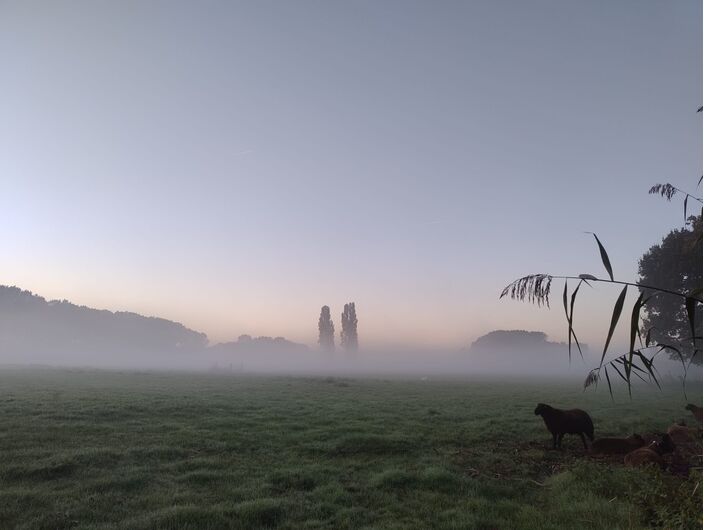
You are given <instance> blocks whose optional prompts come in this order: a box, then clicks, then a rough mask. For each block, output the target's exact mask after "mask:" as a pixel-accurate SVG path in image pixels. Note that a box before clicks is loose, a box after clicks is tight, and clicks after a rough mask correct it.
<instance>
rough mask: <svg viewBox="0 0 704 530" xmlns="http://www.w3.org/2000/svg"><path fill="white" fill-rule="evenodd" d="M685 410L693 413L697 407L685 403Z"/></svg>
mask: <svg viewBox="0 0 704 530" xmlns="http://www.w3.org/2000/svg"><path fill="white" fill-rule="evenodd" d="M685 410H689V411H690V412H694V411H695V410H697V406H696V405H693V404H691V403H687V406H686V407H685Z"/></svg>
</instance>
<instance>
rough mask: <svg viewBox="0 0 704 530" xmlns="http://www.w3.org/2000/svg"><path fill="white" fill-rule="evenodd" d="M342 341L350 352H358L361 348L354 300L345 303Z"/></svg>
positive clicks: (343, 345) (341, 333)
mask: <svg viewBox="0 0 704 530" xmlns="http://www.w3.org/2000/svg"><path fill="white" fill-rule="evenodd" d="M340 343H341V344H342V347H343V348H344V349H345V350H346V351H348V352H356V351H357V349H358V348H359V342H358V340H357V311H356V310H355V307H354V302H350V303H349V304H345V309H344V311H343V312H342V331H341V332H340Z"/></svg>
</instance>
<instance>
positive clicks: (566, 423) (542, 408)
mask: <svg viewBox="0 0 704 530" xmlns="http://www.w3.org/2000/svg"><path fill="white" fill-rule="evenodd" d="M535 415H536V416H542V417H543V421H544V422H545V426H546V427H547V428H548V431H550V433H551V434H552V447H553V449H557V448H558V447H561V446H562V437H563V436H564V435H565V434H579V436H580V437H581V438H582V443H583V444H584V448H585V449H587V441H586V440H585V439H584V435H585V434H586V435H587V436H588V437H589V439H590V440H592V441H593V440H594V424H593V423H592V419H591V418H590V417H589V414H587V413H586V412H584V411H583V410H580V409H572V410H560V409H555V408H553V407H551V406H550V405H546V404H545V403H538V406H537V407H536V408H535Z"/></svg>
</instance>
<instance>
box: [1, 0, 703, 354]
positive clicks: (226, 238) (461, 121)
mask: <svg viewBox="0 0 704 530" xmlns="http://www.w3.org/2000/svg"><path fill="white" fill-rule="evenodd" d="M701 45H702V5H701V1H700V0H692V1H677V2H663V1H657V2H656V1H641V0H638V1H617V2H601V1H592V2H584V1H565V0H555V1H552V2H545V1H530V2H526V1H522V0H521V1H514V2H507V1H506V2H504V1H497V0H489V1H485V2H478V1H464V2H455V1H440V2H431V1H425V2H411V1H406V0H404V1H383V2H379V1H347V2H320V1H319V2H308V1H292V2H283V1H278V2H269V1H262V0H256V1H252V2H216V1H203V2H195V1H191V2H177V1H173V0H168V1H150V2H136V1H134V2H132V1H123V0H120V1H117V0H114V1H112V2H79V1H71V2H62V1H45V2H32V1H26V0H22V1H17V2H12V1H10V2H7V1H3V2H0V65H1V67H0V242H1V247H0V248H1V251H0V252H1V253H2V254H1V255H0V283H3V284H11V285H12V284H16V285H18V286H20V287H23V288H26V289H31V290H33V291H35V292H38V293H39V294H41V295H43V296H45V297H47V298H67V299H69V300H71V301H74V302H76V303H80V304H86V305H90V306H95V307H99V308H107V309H112V310H117V309H121V310H132V311H136V312H140V313H144V314H150V315H159V316H164V317H166V318H170V319H174V320H179V321H182V322H183V323H184V324H186V325H187V326H189V327H192V328H196V329H199V330H202V331H205V332H206V333H208V335H209V337H210V338H211V340H213V341H219V340H225V339H231V338H235V337H237V336H238V335H239V334H241V333H249V334H253V335H284V336H286V337H288V338H291V339H293V340H298V341H303V342H307V343H309V344H314V342H315V340H316V334H317V318H318V313H319V309H320V306H321V305H323V304H328V305H330V306H331V307H332V310H333V313H334V315H335V316H336V321H337V323H338V324H337V327H338V329H339V313H340V312H341V311H342V306H343V304H344V303H345V302H347V301H355V302H356V303H357V311H358V316H359V319H360V324H359V326H360V342H361V344H362V346H370V345H380V344H384V343H411V342H413V343H421V344H424V345H428V344H436V345H438V346H449V347H456V346H460V345H465V344H468V343H469V342H470V341H471V340H473V339H474V338H476V336H477V335H480V334H483V333H485V332H487V331H490V330H492V329H495V328H526V329H541V330H545V331H547V332H548V333H549V334H550V335H551V336H552V337H553V338H557V339H562V338H564V337H563V336H564V334H565V333H564V332H565V329H564V328H565V324H564V319H563V316H562V313H561V307H560V304H559V300H557V299H556V300H555V302H556V303H555V306H556V307H555V308H554V309H553V310H551V311H549V312H548V311H545V310H538V309H537V308H533V307H531V306H528V305H524V304H519V303H516V302H510V301H509V302H507V301H501V302H499V300H498V294H499V292H500V291H501V289H502V287H503V286H504V285H505V284H506V283H508V282H509V281H511V280H513V279H514V278H516V277H518V276H522V275H524V274H528V273H532V272H552V273H556V274H559V273H581V272H588V273H592V274H597V275H603V272H602V267H601V262H600V260H599V256H598V252H597V251H596V248H595V245H594V242H593V239H590V236H588V235H585V234H583V231H586V230H590V231H594V232H597V233H598V234H599V235H600V237H601V239H602V241H603V242H604V244H605V245H606V247H607V249H608V251H609V252H610V254H611V260H612V263H613V265H614V270H615V272H616V275H617V276H618V277H620V278H622V279H633V278H634V277H635V273H636V268H637V258H638V257H639V256H640V255H641V254H642V253H643V251H644V250H646V249H647V248H648V246H649V245H651V244H652V243H655V242H657V241H658V240H659V238H660V237H661V236H663V235H664V234H665V233H666V232H667V231H668V230H669V229H671V228H673V227H676V226H679V225H681V224H682V207H681V202H679V201H678V202H677V203H675V204H667V203H666V202H665V201H663V200H661V199H658V198H655V197H652V196H649V195H648V194H647V190H648V188H649V187H650V185H652V184H654V183H656V182H663V181H671V182H673V183H675V184H677V185H680V186H681V187H685V188H689V189H694V188H695V187H696V183H697V179H698V178H699V176H700V174H701V171H702V167H701V166H702V164H701V142H702V134H701V127H702V121H701V114H697V113H696V112H695V111H696V109H697V108H698V107H699V105H701V103H702V52H701ZM560 288H561V286H556V287H555V290H556V291H557V292H558V294H559V291H560ZM585 294H587V295H588V296H587V298H584V299H583V301H580V305H579V306H578V312H580V313H578V315H579V314H581V318H582V320H581V324H580V325H581V329H582V330H583V331H582V335H583V338H585V339H586V340H590V341H596V340H598V341H601V340H603V336H604V333H605V331H606V328H607V326H608V320H609V318H610V315H609V311H610V308H609V307H607V304H608V303H610V302H611V301H612V299H613V298H615V297H616V295H617V292H616V291H614V290H609V289H608V288H604V287H601V288H599V289H598V290H596V291H591V292H587V293H585ZM578 329H579V328H578Z"/></svg>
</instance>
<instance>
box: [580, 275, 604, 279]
mask: <svg viewBox="0 0 704 530" xmlns="http://www.w3.org/2000/svg"><path fill="white" fill-rule="evenodd" d="M579 279H580V280H598V279H599V278H597V277H596V276H594V275H593V274H580V275H579Z"/></svg>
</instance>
